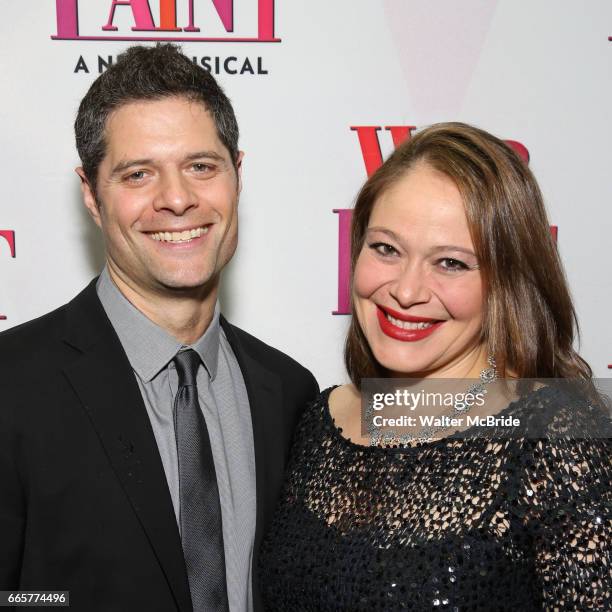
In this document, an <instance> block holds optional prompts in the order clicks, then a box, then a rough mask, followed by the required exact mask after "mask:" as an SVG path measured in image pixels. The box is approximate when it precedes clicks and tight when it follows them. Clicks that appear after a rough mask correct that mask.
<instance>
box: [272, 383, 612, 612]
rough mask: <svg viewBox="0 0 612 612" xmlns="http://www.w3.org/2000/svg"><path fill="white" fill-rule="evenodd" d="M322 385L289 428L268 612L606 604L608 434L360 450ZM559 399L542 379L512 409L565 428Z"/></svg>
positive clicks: (610, 547)
mask: <svg viewBox="0 0 612 612" xmlns="http://www.w3.org/2000/svg"><path fill="white" fill-rule="evenodd" d="M329 393H330V390H327V391H325V392H324V393H323V394H322V395H321V397H320V398H319V400H318V401H317V402H315V403H314V404H313V405H312V406H311V407H310V408H309V409H308V410H307V411H306V412H305V414H304V415H303V418H302V420H301V422H300V424H299V425H298V428H297V431H296V439H295V443H294V447H293V451H292V456H291V460H290V464H289V468H288V476H287V482H286V485H285V487H284V489H283V493H282V495H281V504H280V507H279V509H278V511H277V513H276V516H275V518H274V521H273V523H272V526H271V528H270V531H269V533H268V535H267V537H266V539H265V542H264V545H263V548H262V553H261V557H260V564H261V579H262V592H263V596H264V602H265V605H266V608H267V609H268V610H274V611H276V610H291V611H292V612H299V611H301V610H312V611H314V610H317V611H326V610H330V611H331V610H351V611H357V610H364V611H365V610H367V611H371V610H384V611H393V610H454V611H457V610H460V611H462V612H463V611H464V610H487V611H488V610H508V611H510V610H512V611H515V610H521V612H523V611H530V610H541V609H550V610H553V609H554V610H572V611H576V610H593V609H595V610H612V599H611V593H612V581H611V573H610V572H611V568H612V544H611V542H610V534H611V528H612V516H611V513H610V511H611V507H612V493H611V490H610V481H611V477H612V444H611V441H610V439H604V438H601V439H591V440H589V439H573V440H572V439H564V438H562V437H558V436H555V437H551V438H549V439H532V440H526V439H525V438H520V437H517V438H513V439H505V440H502V439H485V438H471V439H454V440H451V439H446V440H439V441H433V442H430V443H426V444H422V445H417V446H412V447H406V448H401V449H393V448H380V447H375V446H374V447H365V446H360V445H357V444H354V443H352V442H351V441H349V440H347V439H346V438H344V437H343V436H342V435H341V432H340V431H339V430H338V429H337V428H336V426H335V424H334V423H333V421H332V418H331V415H330V413H329V408H328V396H329ZM572 402H573V399H572V398H570V397H565V396H563V394H559V392H558V391H556V390H552V389H549V388H542V389H539V390H537V391H534V392H532V393H530V394H529V395H527V396H526V397H524V398H522V399H520V400H518V401H517V402H515V403H513V404H511V410H512V412H513V414H514V415H516V416H518V417H520V419H523V418H529V417H531V416H533V415H543V414H548V415H549V416H550V417H551V418H552V420H551V428H555V427H556V425H555V423H557V424H561V427H562V428H565V427H566V426H567V422H568V417H569V416H571V415H572V414H575V411H573V405H572ZM557 417H558V419H557ZM536 418H539V417H536ZM574 431H575V429H574ZM551 432H552V429H551Z"/></svg>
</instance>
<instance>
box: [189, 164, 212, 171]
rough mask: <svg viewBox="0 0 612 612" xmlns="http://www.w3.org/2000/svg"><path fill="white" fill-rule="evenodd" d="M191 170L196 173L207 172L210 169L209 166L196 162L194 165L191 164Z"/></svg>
mask: <svg viewBox="0 0 612 612" xmlns="http://www.w3.org/2000/svg"><path fill="white" fill-rule="evenodd" d="M192 168H193V169H194V170H195V171H196V172H208V171H209V170H211V167H210V165H209V164H205V163H202V162H198V163H196V164H193V165H192Z"/></svg>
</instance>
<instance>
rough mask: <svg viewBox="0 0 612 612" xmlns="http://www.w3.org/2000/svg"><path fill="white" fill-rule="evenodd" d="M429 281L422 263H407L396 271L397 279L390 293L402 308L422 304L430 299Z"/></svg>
mask: <svg viewBox="0 0 612 612" xmlns="http://www.w3.org/2000/svg"><path fill="white" fill-rule="evenodd" d="M429 280H430V279H429V275H428V274H427V271H426V270H425V269H424V266H423V265H422V263H420V262H418V261H413V262H409V263H407V264H406V265H405V266H403V267H402V268H401V270H399V271H398V276H397V278H396V279H395V281H394V282H393V283H392V284H391V290H390V293H391V295H392V296H393V297H394V298H395V299H396V300H397V303H398V304H399V305H400V306H402V308H409V307H410V306H412V305H414V304H424V303H427V302H429V300H430V299H431V289H430V287H429Z"/></svg>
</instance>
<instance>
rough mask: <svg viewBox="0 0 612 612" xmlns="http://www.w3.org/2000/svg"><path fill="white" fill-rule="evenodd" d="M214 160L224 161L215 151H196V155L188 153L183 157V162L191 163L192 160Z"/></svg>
mask: <svg viewBox="0 0 612 612" xmlns="http://www.w3.org/2000/svg"><path fill="white" fill-rule="evenodd" d="M203 158H206V159H214V160H215V161H226V159H225V157H223V155H220V154H219V153H217V152H216V151H198V152H197V153H190V154H189V155H187V157H185V161H193V160H194V159H203Z"/></svg>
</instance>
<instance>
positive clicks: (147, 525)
mask: <svg viewBox="0 0 612 612" xmlns="http://www.w3.org/2000/svg"><path fill="white" fill-rule="evenodd" d="M65 341H66V342H67V343H68V344H70V345H72V346H74V347H76V348H78V349H79V350H80V351H81V352H82V354H81V356H80V357H79V358H77V360H75V361H74V362H73V363H71V364H70V366H68V367H67V368H65V374H66V376H67V378H68V380H69V381H70V383H71V385H72V387H73V389H74V390H75V392H76V394H77V395H78V397H79V399H80V401H81V403H82V404H83V407H84V409H85V410H86V412H87V414H88V415H89V418H90V420H91V422H92V424H93V426H94V428H95V429H96V431H97V433H98V436H99V438H100V442H101V444H102V446H103V447H104V450H105V452H106V454H107V456H108V459H109V461H110V463H111V465H112V467H113V469H114V471H115V473H116V475H117V478H118V479H119V481H120V482H121V485H122V487H123V489H124V491H125V493H126V495H127V497H128V498H129V501H130V503H131V505H132V508H133V509H134V512H135V513H136V515H137V517H138V520H139V521H140V524H141V525H142V527H143V529H144V531H145V533H146V536H147V538H148V540H149V542H150V544H151V546H152V548H153V550H154V552H155V555H156V557H157V559H158V561H159V563H160V565H161V567H162V569H163V571H164V574H165V576H166V578H167V580H168V584H169V586H170V589H171V590H172V592H173V594H174V597H175V600H176V602H177V607H178V608H179V610H181V611H191V609H192V608H191V598H190V595H189V585H188V581H187V573H186V570H185V563H184V558H183V551H182V548H181V541H180V536H179V532H178V528H177V525H176V519H175V515H174V510H173V507H172V500H171V497H170V493H169V490H168V486H167V483H166V476H165V473H164V469H163V465H162V462H161V458H160V456H159V451H158V449H157V444H156V441H155V437H154V434H153V430H152V428H151V423H150V421H149V417H148V415H147V412H146V408H145V406H144V403H143V400H142V396H141V393H140V389H139V388H138V384H137V382H136V379H135V377H134V373H133V371H132V368H131V366H130V363H129V361H128V359H127V356H126V355H125V352H124V351H123V348H122V346H121V343H120V342H119V339H118V338H117V336H116V334H115V331H114V329H113V327H112V325H111V323H110V321H109V320H108V318H107V317H106V313H105V312H104V309H103V307H102V305H101V303H100V301H99V299H98V297H97V294H96V290H95V282H94V283H92V284H91V285H90V286H89V287H87V289H85V291H83V293H81V294H80V295H79V296H77V297H76V298H75V299H74V300H73V301H72V302H71V303H70V304H69V305H68V310H67V331H66V335H65Z"/></svg>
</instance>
